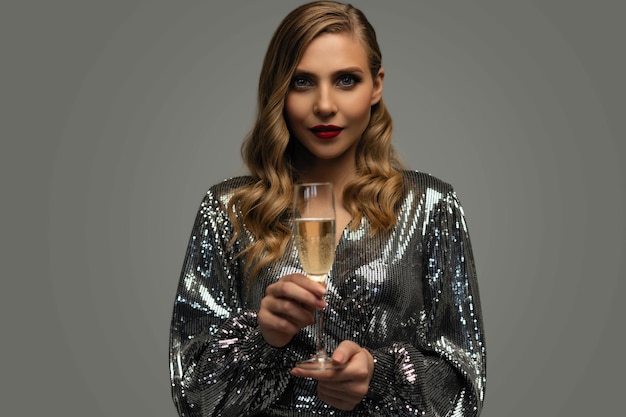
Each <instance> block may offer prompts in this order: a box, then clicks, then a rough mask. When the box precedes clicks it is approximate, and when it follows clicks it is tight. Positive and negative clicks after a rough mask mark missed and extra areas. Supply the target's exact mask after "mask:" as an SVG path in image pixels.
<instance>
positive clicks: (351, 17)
mask: <svg viewBox="0 0 626 417" xmlns="http://www.w3.org/2000/svg"><path fill="white" fill-rule="evenodd" d="M384 79H385V72H384V69H383V68H382V64H381V53H380V50H379V47H378V44H377V41H376V34H375V31H374V29H373V28H372V26H371V25H370V23H369V22H368V21H367V19H366V17H365V16H364V15H363V14H362V13H361V12H360V11H359V10H358V9H356V8H354V7H352V6H350V5H347V4H342V3H336V2H325V1H323V2H313V3H308V4H304V5H302V6H299V7H298V8H296V9H295V10H293V11H292V12H291V13H290V14H289V15H287V16H286V17H285V18H284V20H283V21H282V22H281V24H280V25H279V27H278V28H277V30H276V32H275V33H274V36H273V38H272V39H271V42H270V45H269V47H268V51H267V53H266V56H265V60H264V63H263V67H262V70H261V75H260V83H259V91H258V115H257V119H256V123H255V125H254V127H253V129H252V130H251V132H250V134H249V136H248V137H247V138H246V140H245V142H244V145H243V148H242V155H243V158H244V161H245V163H246V165H247V167H248V169H249V171H250V172H249V175H247V176H244V177H237V178H231V179H228V180H226V181H224V182H222V183H219V184H216V185H214V186H213V187H211V188H210V189H209V191H208V192H207V194H206V196H205V198H204V199H203V201H202V204H201V206H200V210H199V212H198V215H197V218H196V221H195V223H194V226H193V230H192V234H191V239H190V242H189V246H188V249H187V253H186V258H185V262H184V265H183V269H182V273H181V278H180V283H179V286H178V293H177V296H176V300H175V304H174V312H173V318H172V323H171V335H170V370H171V381H172V393H173V398H174V402H175V405H176V407H177V409H178V412H179V414H180V415H181V416H237V417H243V416H296V415H297V416H319V415H334V416H417V415H420V416H423V415H427V416H443V415H446V416H477V415H479V414H480V411H481V408H482V404H483V400H484V393H485V381H486V356H485V354H486V353H485V352H486V351H485V344H484V334H483V325H482V318H481V309H480V301H479V294H478V287H477V279H476V271H475V266H474V260H473V255H472V250H471V244H470V240H469V235H468V231H467V226H466V223H465V219H464V215H463V211H462V209H461V206H460V204H459V201H458V199H457V197H456V195H455V193H454V191H453V189H452V188H451V187H450V185H448V184H447V183H444V182H442V181H440V180H438V179H437V178H435V177H432V176H429V175H427V174H423V173H420V172H416V171H410V170H407V169H405V168H403V166H402V165H401V164H400V162H399V161H398V159H397V158H396V155H395V152H394V149H393V147H392V144H391V133H392V123H391V117H390V115H389V113H388V111H387V109H386V107H385V105H384V102H383V99H382V93H383V84H384ZM300 182H331V183H332V184H333V186H334V191H335V202H336V211H337V228H336V230H337V234H336V248H335V261H334V263H333V266H332V268H331V272H330V276H329V285H328V288H326V287H324V286H323V285H322V284H319V283H316V282H314V281H312V280H309V279H308V278H307V277H306V276H304V275H303V274H302V267H301V265H300V263H299V261H298V258H297V256H296V255H295V249H294V247H293V243H292V239H291V204H292V193H293V191H292V189H293V185H294V184H295V183H300ZM318 309H324V311H325V314H326V317H327V319H326V323H325V332H326V334H327V337H328V345H329V348H330V350H331V351H332V359H333V361H334V362H335V363H337V364H339V365H341V367H340V368H339V369H334V370H306V369H300V368H296V367H294V365H295V363H296V362H298V361H299V360H302V359H305V358H306V357H308V356H309V355H310V354H311V353H312V352H313V351H314V350H315V346H314V335H313V329H312V327H311V324H313V322H314V313H315V310H318Z"/></svg>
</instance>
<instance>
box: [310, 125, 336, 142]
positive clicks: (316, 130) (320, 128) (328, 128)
mask: <svg viewBox="0 0 626 417" xmlns="http://www.w3.org/2000/svg"><path fill="white" fill-rule="evenodd" d="M342 130H343V128H341V127H339V126H335V125H316V126H313V127H312V128H311V132H313V134H314V135H315V136H317V137H318V138H321V139H332V138H334V137H336V136H338V135H339V134H340V133H341V131H342Z"/></svg>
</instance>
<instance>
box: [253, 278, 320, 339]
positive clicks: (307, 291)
mask: <svg viewBox="0 0 626 417" xmlns="http://www.w3.org/2000/svg"><path fill="white" fill-rule="evenodd" d="M324 294H326V288H325V287H324V285H322V284H320V283H319V282H315V281H313V280H311V279H309V278H307V277H306V276H305V275H302V274H290V275H285V276H283V277H281V278H280V279H279V280H278V281H276V282H275V283H273V284H271V285H268V287H267V288H266V289H265V297H263V299H262V300H261V308H260V309H259V314H258V317H257V320H258V323H259V327H260V328H261V335H263V338H264V339H265V341H266V342H267V343H269V344H270V345H272V346H274V347H283V346H285V345H286V344H287V343H289V342H290V341H291V339H292V338H293V336H294V335H295V334H296V333H298V332H299V331H300V329H302V328H303V327H306V326H309V325H311V324H313V323H314V322H315V310H317V309H322V308H324V307H325V306H326V302H325V301H324V298H323V297H324Z"/></svg>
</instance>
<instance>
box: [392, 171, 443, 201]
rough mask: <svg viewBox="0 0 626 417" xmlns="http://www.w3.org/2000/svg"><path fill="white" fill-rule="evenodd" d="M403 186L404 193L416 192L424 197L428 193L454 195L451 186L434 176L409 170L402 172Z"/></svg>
mask: <svg viewBox="0 0 626 417" xmlns="http://www.w3.org/2000/svg"><path fill="white" fill-rule="evenodd" d="M401 173H402V176H403V177H404V186H405V189H406V192H418V193H419V194H422V195H425V194H428V193H438V194H441V195H448V194H451V193H454V191H453V188H452V185H451V184H449V183H448V182H446V181H443V180H442V179H440V178H438V177H435V176H434V175H431V174H428V173H425V172H420V171H411V170H402V171H401Z"/></svg>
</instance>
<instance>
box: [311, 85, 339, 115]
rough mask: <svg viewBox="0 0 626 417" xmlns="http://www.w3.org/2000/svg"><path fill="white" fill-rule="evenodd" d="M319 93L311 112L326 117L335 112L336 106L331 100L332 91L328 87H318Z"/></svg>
mask: <svg viewBox="0 0 626 417" xmlns="http://www.w3.org/2000/svg"><path fill="white" fill-rule="evenodd" d="M318 91H319V93H318V95H317V98H316V100H315V103H314V105H313V113H315V114H316V115H318V116H322V117H328V116H332V115H334V114H335V113H337V106H336V104H335V101H334V100H333V95H332V91H331V89H330V88H328V87H320V88H319V89H318Z"/></svg>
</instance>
